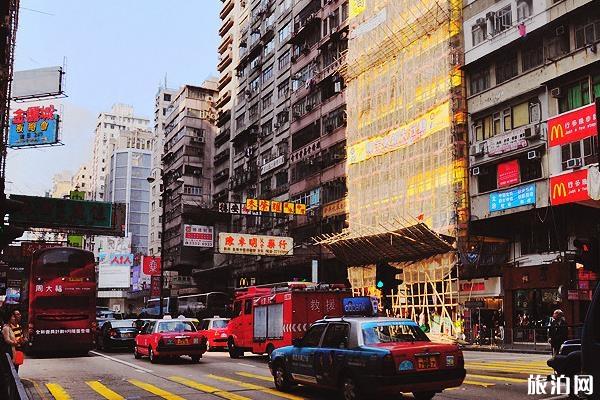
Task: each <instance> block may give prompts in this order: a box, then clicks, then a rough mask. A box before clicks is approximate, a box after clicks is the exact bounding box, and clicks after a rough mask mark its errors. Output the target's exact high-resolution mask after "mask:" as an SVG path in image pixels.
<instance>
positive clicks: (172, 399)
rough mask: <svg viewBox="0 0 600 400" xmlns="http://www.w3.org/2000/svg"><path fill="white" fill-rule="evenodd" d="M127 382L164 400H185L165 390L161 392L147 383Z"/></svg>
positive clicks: (132, 380)
mask: <svg viewBox="0 0 600 400" xmlns="http://www.w3.org/2000/svg"><path fill="white" fill-rule="evenodd" d="M127 382H129V383H131V384H132V385H135V386H137V387H139V388H140V389H144V390H145V391H147V392H150V393H152V394H154V395H156V396H159V397H162V398H163V399H165V400H185V398H183V397H181V396H178V395H176V394H173V393H171V392H167V391H166V390H163V389H161V388H159V387H157V386H154V385H151V384H149V383H145V382H142V381H138V380H137V379H128V380H127Z"/></svg>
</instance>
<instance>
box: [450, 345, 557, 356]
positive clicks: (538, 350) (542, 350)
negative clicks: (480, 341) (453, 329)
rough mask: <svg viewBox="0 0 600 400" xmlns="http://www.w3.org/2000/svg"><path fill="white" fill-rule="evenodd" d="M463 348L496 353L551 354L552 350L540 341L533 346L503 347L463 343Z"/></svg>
mask: <svg viewBox="0 0 600 400" xmlns="http://www.w3.org/2000/svg"><path fill="white" fill-rule="evenodd" d="M461 347H462V349H463V350H467V351H487V352H498V353H521V354H547V355H548V357H550V356H551V354H552V351H551V349H550V345H548V344H545V343H542V344H539V343H538V344H537V345H536V346H535V348H534V345H533V344H519V343H513V344H507V345H505V346H503V347H498V346H494V345H477V344H464V345H461Z"/></svg>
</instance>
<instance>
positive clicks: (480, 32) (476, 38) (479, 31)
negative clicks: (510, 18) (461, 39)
mask: <svg viewBox="0 0 600 400" xmlns="http://www.w3.org/2000/svg"><path fill="white" fill-rule="evenodd" d="M471 36H472V38H473V46H477V45H478V44H479V43H481V42H483V41H484V40H485V38H486V36H487V25H486V24H485V23H483V24H476V25H473V27H472V28H471Z"/></svg>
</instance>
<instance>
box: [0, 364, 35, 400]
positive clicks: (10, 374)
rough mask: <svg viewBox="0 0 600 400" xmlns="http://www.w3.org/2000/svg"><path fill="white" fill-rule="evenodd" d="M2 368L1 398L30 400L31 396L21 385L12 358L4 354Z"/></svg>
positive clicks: (0, 369)
mask: <svg viewBox="0 0 600 400" xmlns="http://www.w3.org/2000/svg"><path fill="white" fill-rule="evenodd" d="M0 363H2V366H1V368H0V371H1V373H2V385H1V386H0V398H3V399H7V400H28V399H29V396H28V395H27V392H26V391H25V388H24V387H23V383H21V379H20V378H19V374H18V373H17V370H16V369H15V366H14V364H13V362H12V359H11V357H10V356H9V355H8V354H6V353H4V357H2V358H1V359H0Z"/></svg>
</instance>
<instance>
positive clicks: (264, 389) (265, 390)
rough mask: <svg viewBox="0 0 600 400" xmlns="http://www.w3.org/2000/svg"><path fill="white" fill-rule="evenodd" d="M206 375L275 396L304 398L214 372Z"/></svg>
mask: <svg viewBox="0 0 600 400" xmlns="http://www.w3.org/2000/svg"><path fill="white" fill-rule="evenodd" d="M206 376H207V377H209V378H211V379H214V380H217V381H220V382H225V383H231V384H232V385H236V386H240V387H243V388H245V389H249V390H258V391H261V392H263V393H268V394H271V395H273V396H277V397H282V398H284V399H288V400H304V399H303V398H302V397H299V396H294V395H293V394H288V393H284V392H280V391H278V390H273V389H270V388H268V387H265V386H260V385H255V384H253V383H246V382H242V381H238V380H235V379H231V378H226V377H224V376H218V375H213V374H209V375H206Z"/></svg>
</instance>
